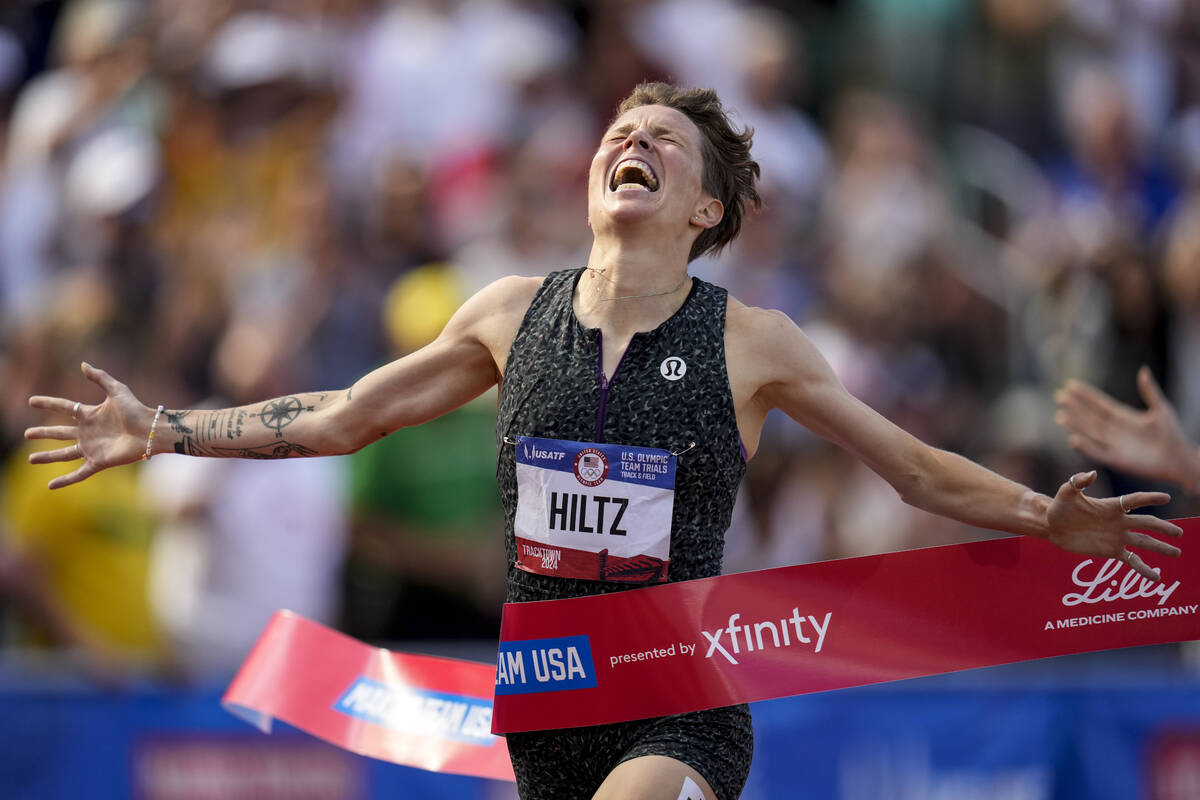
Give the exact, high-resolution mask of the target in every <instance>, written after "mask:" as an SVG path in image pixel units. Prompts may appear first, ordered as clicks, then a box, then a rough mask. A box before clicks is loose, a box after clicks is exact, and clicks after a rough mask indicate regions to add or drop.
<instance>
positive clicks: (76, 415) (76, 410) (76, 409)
mask: <svg viewBox="0 0 1200 800" xmlns="http://www.w3.org/2000/svg"><path fill="white" fill-rule="evenodd" d="M81 405H83V401H82V400H76V401H75V407H74V408H72V409H71V416H72V417H74V418H75V419H79V407H80V406H81Z"/></svg>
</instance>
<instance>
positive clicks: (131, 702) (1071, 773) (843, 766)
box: [0, 658, 1200, 800]
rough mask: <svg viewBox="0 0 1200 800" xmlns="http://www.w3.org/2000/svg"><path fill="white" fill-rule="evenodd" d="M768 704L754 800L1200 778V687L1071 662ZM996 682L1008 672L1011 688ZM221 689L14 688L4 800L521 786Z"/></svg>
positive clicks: (1128, 790)
mask: <svg viewBox="0 0 1200 800" xmlns="http://www.w3.org/2000/svg"><path fill="white" fill-rule="evenodd" d="M1056 663H1059V664H1061V666H1062V669H1061V670H1060V673H1061V674H1063V675H1069V676H1070V681H1069V682H1060V681H1057V680H1046V679H1042V678H1039V677H1038V676H1039V673H1038V672H1037V671H1035V670H1032V669H1030V668H1029V666H1030V665H1020V666H1019V667H998V668H994V669H989V670H985V671H982V673H972V674H962V675H954V676H940V677H937V678H926V679H921V680H914V681H907V682H905V683H901V684H892V685H887V686H879V687H870V688H861V689H851V690H845V691H838V692H828V693H825V694H814V695H807V696H804V697H793V698H788V699H786V700H774V701H771V702H768V703H758V704H755V705H754V707H753V713H754V728H755V754H754V765H753V767H752V769H751V772H750V781H749V783H748V784H747V786H746V790H745V792H743V794H742V797H741V800H778V798H781V797H821V798H831V800H865V799H866V798H870V800H879V798H886V799H887V800H929V798H950V797H953V798H956V800H957V799H959V798H968V799H969V800H985V799H986V800H1001V799H1003V800H1129V798H1142V800H1182V799H1183V798H1194V797H1196V794H1195V791H1194V789H1195V785H1196V784H1195V782H1194V780H1195V778H1194V776H1195V775H1200V676H1197V675H1196V674H1195V673H1191V674H1187V673H1183V672H1179V673H1172V674H1165V673H1163V672H1161V671H1159V670H1156V669H1149V668H1145V667H1142V666H1138V667H1135V668H1131V669H1127V670H1124V671H1118V672H1113V673H1110V674H1104V675H1099V676H1098V675H1095V674H1092V673H1091V671H1089V670H1088V669H1086V668H1081V665H1083V666H1084V667H1086V666H1087V665H1088V664H1093V663H1095V662H1094V661H1092V660H1087V659H1078V658H1073V659H1070V660H1057V661H1056ZM993 676H1012V678H1011V679H1009V680H998V679H996V678H995V677H993ZM223 687H224V684H222V685H221V686H215V687H212V688H211V689H181V688H166V687H154V686H133V687H127V688H125V689H123V690H120V691H107V692H106V691H100V690H96V689H88V688H84V687H78V686H75V687H62V686H49V685H45V686H37V685H31V684H30V683H29V682H28V681H26V682H24V683H22V684H21V685H19V686H18V685H13V684H11V683H10V684H9V685H8V686H7V687H6V686H5V685H4V683H3V675H2V674H0V720H3V724H0V787H3V788H2V789H0V796H3V797H5V798H8V797H13V798H31V799H33V800H76V798H80V797H87V798H90V799H91V800H128V799H129V798H134V800H186V799H189V798H190V799H194V800H200V798H212V797H214V796H215V795H214V794H213V791H214V790H213V787H214V786H219V787H221V796H223V797H254V798H256V800H276V799H278V800H284V798H286V799H287V800H306V798H309V797H312V798H314V800H315V798H318V797H319V798H321V799H322V800H384V798H395V797H420V798H423V799H424V800H497V798H507V797H513V796H514V795H513V794H512V793H511V786H510V785H505V784H499V783H496V782H494V781H487V780H482V779H479V778H466V777H461V776H456V775H438V774H435V773H430V772H423V771H421V770H418V769H412V768H409V767H399V766H396V765H394V764H388V763H386V762H382V761H377V760H375V759H371V758H364V757H361V756H356V755H352V754H350V753H346V752H344V751H341V750H338V749H336V748H334V747H332V746H330V745H326V744H325V743H323V742H320V741H318V740H316V739H314V738H312V737H311V736H307V735H305V734H302V733H299V732H296V731H293V730H290V729H289V728H288V727H287V726H286V725H282V724H279V725H278V729H277V732H276V733H274V734H272V735H271V736H264V735H262V734H259V733H258V732H256V731H254V730H252V729H250V728H248V727H247V726H246V724H245V723H244V722H242V721H240V720H238V719H235V718H234V717H233V716H231V715H229V714H227V713H226V712H225V711H223V710H221V707H220V697H221V691H222V690H223Z"/></svg>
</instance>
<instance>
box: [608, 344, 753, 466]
mask: <svg viewBox="0 0 1200 800" xmlns="http://www.w3.org/2000/svg"><path fill="white" fill-rule="evenodd" d="M596 352H597V356H596V361H597V364H596V367H597V371H598V373H599V375H600V403H599V404H598V405H597V406H596V441H597V442H603V441H604V419H605V417H606V416H607V415H608V387H610V386H612V382H613V381H615V380H616V379H617V373H619V372H620V371H621V365H622V364H624V363H625V354H626V353H628V352H629V348H628V347H626V348H625V353H621V360H620V361H618V362H617V368H616V369H614V370H613V375H612V380H609V379H608V378H606V377H605V376H604V332H603V331H601V330H599V329H597V331H596ZM745 455H746V448H745V447H743V448H742V457H743V458H745Z"/></svg>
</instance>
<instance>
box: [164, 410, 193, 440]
mask: <svg viewBox="0 0 1200 800" xmlns="http://www.w3.org/2000/svg"><path fill="white" fill-rule="evenodd" d="M191 413H192V412H191V411H187V410H184V411H168V412H167V422H168V423H169V424H170V425H171V430H173V431H175V432H176V433H182V434H184V435H190V434H194V433H195V431H194V430H192V429H191V428H189V427H188V426H187V425H184V424H183V421H184V420H185V419H187V415H188V414H191Z"/></svg>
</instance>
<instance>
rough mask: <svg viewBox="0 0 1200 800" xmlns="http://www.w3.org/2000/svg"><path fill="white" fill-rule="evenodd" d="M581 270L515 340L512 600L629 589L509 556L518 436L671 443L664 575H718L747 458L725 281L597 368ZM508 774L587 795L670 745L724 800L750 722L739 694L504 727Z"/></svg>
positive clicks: (528, 788)
mask: <svg viewBox="0 0 1200 800" xmlns="http://www.w3.org/2000/svg"><path fill="white" fill-rule="evenodd" d="M582 274H583V270H582V269H576V270H569V271H563V272H555V273H552V274H550V275H549V276H548V277H547V278H546V280H545V282H544V283H543V284H542V287H541V288H540V289H539V290H538V292H537V295H536V296H535V297H534V299H533V302H532V303H531V305H530V307H529V310H528V311H527V312H526V314H525V318H524V320H523V321H522V323H521V327H520V329H519V330H518V332H517V335H516V338H515V339H514V340H513V345H512V351H511V353H510V355H509V358H508V362H507V368H506V370H505V375H504V381H503V385H502V388H501V392H500V408H499V413H498V416H497V422H496V435H497V439H498V446H499V449H500V457H499V462H498V465H497V470H496V474H497V479H498V482H499V485H500V494H501V500H502V502H503V505H504V515H505V538H504V541H505V548H506V553H507V557H508V564H509V567H508V597H507V599H508V601H509V602H523V601H529V600H549V599H557V598H563V597H577V596H580V595H588V594H600V593H603V592H610V591H620V590H624V589H629V588H634V587H633V586H631V585H630V584H628V583H604V582H599V581H587V580H576V579H564V578H556V577H549V576H544V575H536V574H533V573H529V572H525V571H523V570H519V569H516V568H515V567H514V566H513V564H514V562H515V561H516V544H515V540H514V536H513V519H514V515H515V513H516V507H517V482H516V455H515V452H514V448H513V447H512V446H511V445H509V444H506V443H505V439H509V440H510V441H511V440H512V439H513V438H515V437H520V436H540V437H547V438H554V439H567V440H573V441H580V442H614V443H620V444H629V445H640V446H645V447H655V448H661V449H664V450H669V451H671V452H675V453H679V454H680V455H679V459H678V465H677V470H676V475H675V504H674V513H673V519H672V524H671V554H670V566H669V569H668V579H669V580H670V581H681V580H691V579H694V578H705V577H711V576H714V575H718V574H720V572H721V556H722V552H723V549H724V534H725V530H726V528H728V527H729V522H730V518H731V516H732V513H733V503H734V499H735V496H736V494H737V487H738V482H739V481H740V480H741V477H742V474H743V473H744V472H745V457H744V453H743V450H742V446H741V439H740V438H739V435H738V428H737V419H736V416H735V413H734V406H733V398H732V396H731V393H730V388H729V377H728V374H727V372H726V367H725V304H726V297H727V295H726V292H725V290H724V289H721V288H719V287H716V286H714V285H712V284H710V283H706V282H704V281H702V280H699V279H693V285H692V290H691V292H690V293H689V295H688V297H687V299H686V300H685V301H684V303H683V305H682V306H681V307H680V309H679V310H678V311H677V312H676V313H675V314H674V315H673V316H671V317H670V318H669V319H668V320H666V321H665V322H663V323H662V324H661V325H660V326H659V327H658V328H656V329H655V330H653V331H649V332H643V333H637V334H635V335H634V337H633V340H632V341H631V342H630V344H629V347H628V349H627V350H626V352H625V354H624V356H623V357H622V359H621V362H620V364H619V366H618V367H617V369H616V371H615V372H614V374H613V377H612V380H611V381H609V380H606V379H605V378H604V374H603V370H602V367H601V363H602V362H601V352H602V351H601V347H602V338H603V337H602V336H601V332H600V331H599V330H597V329H589V328H584V327H583V326H582V325H581V324H580V323H579V320H578V318H577V317H576V316H575V313H574V310H573V309H572V305H571V299H572V295H573V293H574V288H575V285H576V284H577V283H578V281H579V278H580V276H581V275H582ZM508 744H509V750H510V752H511V754H512V757H513V766H514V769H515V771H516V773H517V786H518V789H519V790H520V793H521V797H522V798H525V799H526V800H539V799H540V798H555V799H556V800H560V799H561V798H569V797H581V798H589V797H591V795H592V794H593V793H594V792H595V790H596V788H598V787H599V784H600V782H601V781H602V780H603V779H604V777H605V775H607V774H608V772H610V771H611V770H612V769H613V768H614V767H616V766H617V764H619V763H621V762H622V761H625V760H628V759H630V758H636V757H638V756H643V755H665V756H670V757H672V758H676V759H679V760H681V761H683V762H684V763H687V764H689V765H690V766H692V767H693V768H695V769H696V770H697V771H698V772H700V774H701V775H703V776H704V777H705V778H706V779H707V780H708V781H709V783H710V784H711V785H712V786H713V789H714V791H716V792H717V795H718V797H720V798H721V800H732V798H735V797H737V796H738V794H740V792H741V789H742V786H743V785H744V784H745V780H746V776H747V774H748V773H749V767H750V754H751V750H752V749H753V734H752V732H751V727H750V718H749V712H748V710H747V709H746V707H745V706H735V707H732V708H720V709H713V710H711V711H703V712H698V713H695V714H684V715H679V716H674V717H664V718H659V719H655V720H645V721H639V722H631V723H621V724H618V725H601V726H594V727H588V728H574V729H569V730H560V731H543V732H537V733H527V734H510V735H509V736H508Z"/></svg>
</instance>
